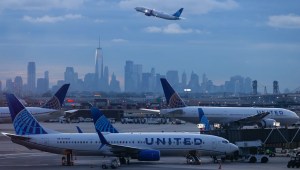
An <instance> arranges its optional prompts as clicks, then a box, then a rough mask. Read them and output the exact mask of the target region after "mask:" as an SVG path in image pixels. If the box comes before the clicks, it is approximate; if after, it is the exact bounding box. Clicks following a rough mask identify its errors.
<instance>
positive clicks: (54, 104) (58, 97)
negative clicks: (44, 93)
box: [42, 84, 70, 110]
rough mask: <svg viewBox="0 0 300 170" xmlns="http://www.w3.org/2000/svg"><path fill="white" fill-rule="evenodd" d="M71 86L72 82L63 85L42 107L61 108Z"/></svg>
mask: <svg viewBox="0 0 300 170" xmlns="http://www.w3.org/2000/svg"><path fill="white" fill-rule="evenodd" d="M69 87H70V84H64V85H63V86H61V88H60V89H59V90H58V91H57V92H56V93H55V94H54V96H53V97H52V98H51V99H50V100H48V101H47V103H45V104H44V105H43V106H42V108H47V109H56V110H58V109H60V108H61V107H62V105H63V103H64V100H65V97H66V94H67V92H68V89H69Z"/></svg>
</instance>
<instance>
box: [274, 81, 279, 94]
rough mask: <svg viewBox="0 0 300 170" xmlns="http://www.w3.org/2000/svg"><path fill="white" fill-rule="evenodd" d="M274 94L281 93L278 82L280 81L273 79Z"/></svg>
mask: <svg viewBox="0 0 300 170" xmlns="http://www.w3.org/2000/svg"><path fill="white" fill-rule="evenodd" d="M273 94H279V84H278V81H273Z"/></svg>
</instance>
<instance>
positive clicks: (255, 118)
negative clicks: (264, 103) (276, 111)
mask: <svg viewBox="0 0 300 170" xmlns="http://www.w3.org/2000/svg"><path fill="white" fill-rule="evenodd" d="M269 114H270V112H262V113H259V114H256V115H253V116H249V117H246V118H243V119H239V120H237V121H234V122H235V123H238V124H247V123H253V122H254V123H255V122H258V121H260V120H262V119H263V118H265V117H266V116H268V115H269Z"/></svg>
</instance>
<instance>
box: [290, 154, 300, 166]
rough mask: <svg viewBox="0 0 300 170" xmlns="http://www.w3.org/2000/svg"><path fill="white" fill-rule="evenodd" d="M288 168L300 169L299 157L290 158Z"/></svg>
mask: <svg viewBox="0 0 300 170" xmlns="http://www.w3.org/2000/svg"><path fill="white" fill-rule="evenodd" d="M287 167H288V168H294V167H296V168H300V155H299V154H298V155H296V156H292V157H291V160H290V161H289V162H288V164H287Z"/></svg>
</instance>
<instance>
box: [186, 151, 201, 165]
mask: <svg viewBox="0 0 300 170" xmlns="http://www.w3.org/2000/svg"><path fill="white" fill-rule="evenodd" d="M186 163H187V164H194V165H200V164H201V159H200V158H199V156H198V155H197V153H196V151H190V152H189V154H188V155H187V156H186Z"/></svg>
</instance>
